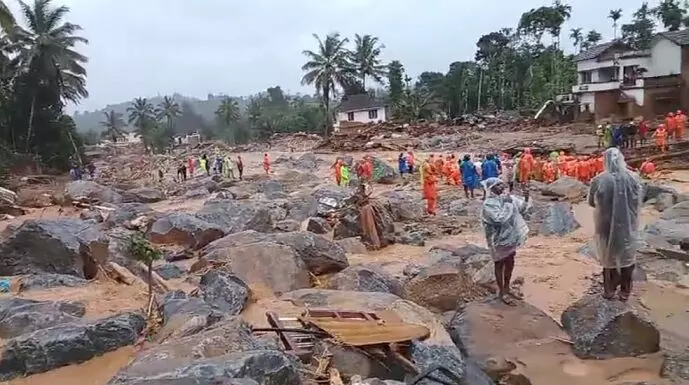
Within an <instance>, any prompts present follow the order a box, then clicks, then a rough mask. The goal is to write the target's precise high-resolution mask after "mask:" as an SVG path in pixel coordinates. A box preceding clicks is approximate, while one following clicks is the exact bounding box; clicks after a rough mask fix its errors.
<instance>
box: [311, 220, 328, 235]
mask: <svg viewBox="0 0 689 385" xmlns="http://www.w3.org/2000/svg"><path fill="white" fill-rule="evenodd" d="M330 230H332V227H330V224H329V223H328V221H327V220H325V218H318V217H315V218H309V219H308V220H307V222H306V231H310V232H312V233H314V234H327V233H328V232H329V231H330Z"/></svg>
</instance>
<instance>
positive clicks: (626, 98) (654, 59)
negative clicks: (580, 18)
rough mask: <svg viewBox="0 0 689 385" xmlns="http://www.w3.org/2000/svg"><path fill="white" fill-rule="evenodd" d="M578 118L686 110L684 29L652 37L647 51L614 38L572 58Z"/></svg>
mask: <svg viewBox="0 0 689 385" xmlns="http://www.w3.org/2000/svg"><path fill="white" fill-rule="evenodd" d="M575 60H576V62H577V72H578V81H577V84H576V85H574V86H573V87H572V93H573V94H575V95H577V96H578V100H579V103H580V111H579V112H580V117H582V118H585V117H591V115H593V117H594V118H595V119H597V120H598V119H604V118H610V117H617V118H632V117H635V116H639V115H643V116H645V117H647V118H650V117H653V116H656V115H661V114H666V113H668V112H671V111H672V112H674V111H676V110H678V109H682V110H689V92H688V91H687V88H686V85H687V84H688V83H689V29H686V30H682V31H674V32H663V33H659V34H658V35H656V36H655V37H654V39H653V41H652V42H651V46H650V48H649V49H648V50H634V49H632V47H630V46H628V45H626V44H625V43H623V42H622V41H620V40H616V41H612V42H608V43H604V44H600V45H597V46H594V47H592V48H591V49H589V50H586V51H584V52H581V53H580V54H578V55H577V56H576V57H575Z"/></svg>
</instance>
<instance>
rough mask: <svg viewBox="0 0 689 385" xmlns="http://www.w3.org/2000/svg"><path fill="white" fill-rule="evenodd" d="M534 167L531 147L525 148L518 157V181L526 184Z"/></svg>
mask: <svg viewBox="0 0 689 385" xmlns="http://www.w3.org/2000/svg"><path fill="white" fill-rule="evenodd" d="M533 168H534V158H533V155H531V149H530V148H525V149H524V154H523V155H522V157H521V158H520V159H519V182H520V183H522V184H526V183H527V182H528V181H529V179H530V178H531V176H532V172H533Z"/></svg>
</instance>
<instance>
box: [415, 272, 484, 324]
mask: <svg viewBox="0 0 689 385" xmlns="http://www.w3.org/2000/svg"><path fill="white" fill-rule="evenodd" d="M404 290H405V293H406V297H405V298H407V299H409V300H411V301H414V302H415V303H418V304H419V305H421V306H423V307H426V308H428V309H431V310H434V311H440V312H442V311H449V310H454V309H456V308H457V306H458V305H460V304H462V303H464V302H469V301H472V300H477V299H480V298H483V297H484V296H485V295H486V294H487V293H488V292H489V289H488V288H484V287H480V286H479V285H477V284H476V283H475V282H474V281H473V278H472V277H471V276H470V275H469V274H468V273H467V272H466V271H465V269H463V268H462V267H461V265H456V264H451V263H436V264H434V265H432V266H429V267H426V268H423V269H421V271H419V273H418V274H417V275H415V276H414V277H413V278H412V279H410V280H409V281H407V282H406V283H405V285H404Z"/></svg>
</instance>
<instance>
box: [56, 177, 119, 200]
mask: <svg viewBox="0 0 689 385" xmlns="http://www.w3.org/2000/svg"><path fill="white" fill-rule="evenodd" d="M65 198H66V199H69V200H79V199H82V198H86V199H89V200H92V201H96V202H100V203H114V204H118V203H122V201H123V199H122V195H121V194H120V193H118V192H117V191H115V190H114V189H112V188H110V187H107V186H103V185H100V184H98V183H96V182H93V181H88V180H76V181H73V182H69V183H67V186H65Z"/></svg>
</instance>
